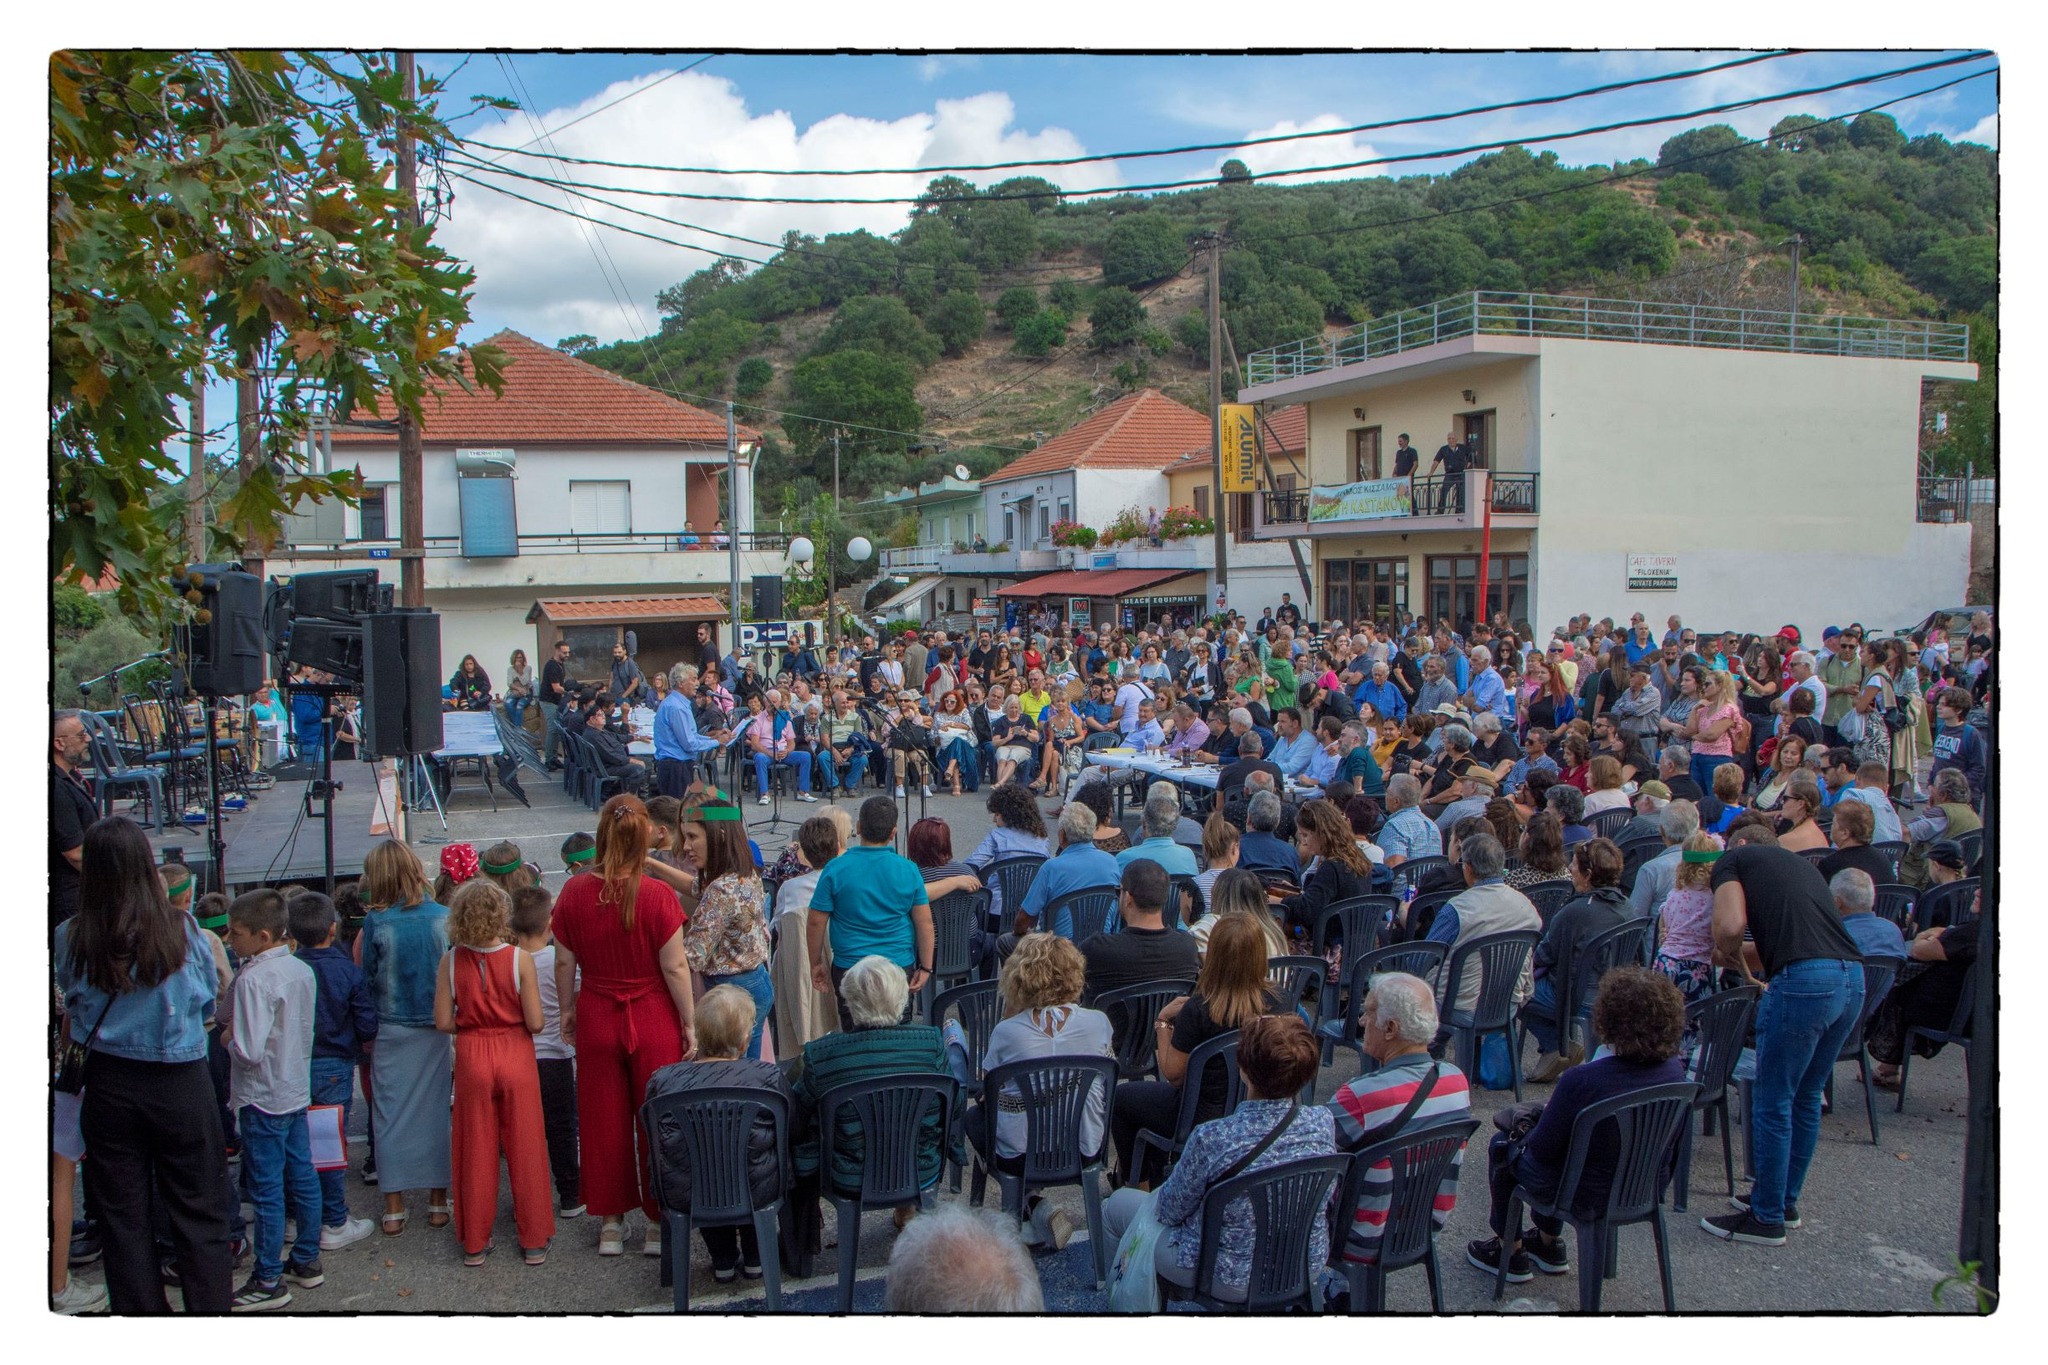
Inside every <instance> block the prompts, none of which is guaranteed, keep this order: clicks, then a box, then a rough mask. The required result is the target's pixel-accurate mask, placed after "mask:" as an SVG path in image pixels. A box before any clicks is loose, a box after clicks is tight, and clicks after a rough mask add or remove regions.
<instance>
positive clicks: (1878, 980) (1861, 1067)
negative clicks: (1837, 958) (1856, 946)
mask: <svg viewBox="0 0 2048 1365" xmlns="http://www.w3.org/2000/svg"><path fill="white" fill-rule="evenodd" d="M1898 974H1899V959H1898V958H1894V957H1866V958H1864V959H1863V1009H1862V1011H1861V1012H1860V1013H1858V1014H1857V1016H1856V1027H1855V1028H1853V1029H1851V1030H1850V1031H1849V1036H1848V1037H1847V1038H1845V1039H1843V1040H1842V1050H1841V1052H1840V1053H1838V1054H1837V1055H1836V1058H1835V1064H1836V1065H1837V1066H1839V1065H1840V1064H1841V1063H1843V1062H1854V1063H1856V1074H1857V1076H1858V1077H1859V1078H1860V1079H1861V1080H1862V1082H1863V1111H1864V1115H1865V1116H1866V1117H1867V1118H1868V1119H1869V1120H1870V1145H1871V1146H1873V1147H1875V1146H1876V1145H1877V1087H1876V1086H1874V1085H1872V1084H1871V1083H1870V1049H1869V1048H1868V1047H1866V1046H1865V1044H1864V1038H1863V1033H1864V1030H1865V1029H1867V1028H1868V1027H1869V1026H1870V1016H1871V1015H1873V1014H1875V1013H1877V1007H1878V1006H1879V1005H1882V1004H1883V1003H1884V997H1885V994H1886V993H1887V992H1888V991H1890V990H1891V988H1892V980H1893V978H1895V977H1896V976H1898ZM1827 1101H1828V1104H1829V1105H1830V1106H1832V1105H1833V1104H1834V1102H1835V1077H1834V1072H1833V1071H1832V1070H1830V1071H1829V1073H1828V1083H1827Z"/></svg>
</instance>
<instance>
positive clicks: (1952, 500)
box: [1915, 475, 1998, 522]
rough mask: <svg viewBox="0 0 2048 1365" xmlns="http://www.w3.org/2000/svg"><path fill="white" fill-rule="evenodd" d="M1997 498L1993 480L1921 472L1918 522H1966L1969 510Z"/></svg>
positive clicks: (1996, 484)
mask: <svg viewBox="0 0 2048 1365" xmlns="http://www.w3.org/2000/svg"><path fill="white" fill-rule="evenodd" d="M1997 500H1998V482H1997V481H1996V480H1995V479H1969V478H1957V477H1952V476H1946V475H1923V476H1921V479H1920V496H1919V499H1918V504H1917V506H1916V508H1915V520H1918V521H1936V522H1945V521H1968V520H1969V519H1970V513H1971V512H1973V511H1975V510H1977V509H1978V508H1980V507H1987V506H1990V505H1992V504H1994V503H1996V502H1997Z"/></svg>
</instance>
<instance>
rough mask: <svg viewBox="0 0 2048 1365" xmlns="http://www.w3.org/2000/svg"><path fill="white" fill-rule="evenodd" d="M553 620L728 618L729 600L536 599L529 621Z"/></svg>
mask: <svg viewBox="0 0 2048 1365" xmlns="http://www.w3.org/2000/svg"><path fill="white" fill-rule="evenodd" d="M543 616H545V617H547V618H548V619H549V620H550V621H596V620H610V621H625V620H633V621H645V620H649V619H652V618H657V617H676V618H680V619H683V620H691V619H696V618H711V619H716V620H724V619H725V616H726V610H725V603H723V602H721V601H719V600H718V599H717V598H715V597H562V598H555V599H551V600H547V601H541V602H535V603H534V604H533V609H532V610H531V611H528V612H527V613H526V619H527V621H528V622H529V623H531V622H533V621H536V620H538V619H539V618H541V617H543Z"/></svg>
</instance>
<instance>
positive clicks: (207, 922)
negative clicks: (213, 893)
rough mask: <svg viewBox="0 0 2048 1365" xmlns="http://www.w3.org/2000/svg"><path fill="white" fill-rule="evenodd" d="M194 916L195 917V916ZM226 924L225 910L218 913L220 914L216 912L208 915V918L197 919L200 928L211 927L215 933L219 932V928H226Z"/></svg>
mask: <svg viewBox="0 0 2048 1365" xmlns="http://www.w3.org/2000/svg"><path fill="white" fill-rule="evenodd" d="M195 918H197V917H196V916H195ZM227 925H228V917H227V913H226V912H225V911H223V912H221V913H220V914H218V915H212V916H209V917H208V918H206V919H202V920H200V921H199V927H200V928H202V929H212V930H213V931H215V932H216V933H218V932H219V931H220V930H222V929H225V928H227Z"/></svg>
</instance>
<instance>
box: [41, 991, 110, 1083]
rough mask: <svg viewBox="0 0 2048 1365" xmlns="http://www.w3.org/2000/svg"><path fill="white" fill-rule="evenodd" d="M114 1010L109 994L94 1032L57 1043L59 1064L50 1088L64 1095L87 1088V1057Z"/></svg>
mask: <svg viewBox="0 0 2048 1365" xmlns="http://www.w3.org/2000/svg"><path fill="white" fill-rule="evenodd" d="M113 1012H114V1000H113V997H111V996H109V997H108V999H107V1007H106V1008H105V1009H103V1010H101V1011H100V1017H99V1022H98V1023H95V1024H94V1025H93V1026H92V1032H91V1033H88V1034H86V1035H85V1041H84V1042H82V1043H81V1042H79V1041H77V1040H76V1039H74V1038H70V1037H65V1038H62V1039H61V1040H60V1041H59V1042H58V1044H57V1064H56V1067H55V1069H54V1071H53V1072H52V1074H51V1076H50V1088H51V1089H52V1090H55V1091H57V1092H58V1093H59V1094H63V1095H76V1094H77V1093H78V1092H79V1091H81V1090H83V1089H85V1059H86V1057H87V1056H89V1055H90V1054H91V1052H92V1044H93V1039H95V1038H97V1037H99V1036H100V1024H104V1023H106V1022H107V1016H108V1015H109V1014H112V1013H113Z"/></svg>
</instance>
